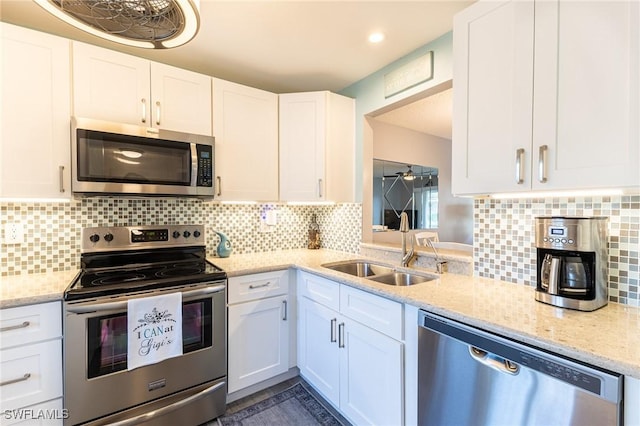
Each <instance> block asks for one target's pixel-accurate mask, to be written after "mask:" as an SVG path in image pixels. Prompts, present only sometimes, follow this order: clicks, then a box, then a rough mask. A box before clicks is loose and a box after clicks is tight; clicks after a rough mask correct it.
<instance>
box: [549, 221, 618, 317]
mask: <svg viewBox="0 0 640 426" xmlns="http://www.w3.org/2000/svg"><path fill="white" fill-rule="evenodd" d="M607 220H608V219H607V218H602V217H538V218H536V250H537V260H538V261H537V265H538V269H537V270H538V274H537V275H538V280H537V286H536V300H538V301H540V302H544V303H548V304H551V305H555V306H560V307H563V308H570V309H577V310H580V311H593V310H595V309H598V308H600V307H602V306H604V305H606V304H607V301H608V298H609V294H608V287H607V283H608V279H609V274H608V251H607Z"/></svg>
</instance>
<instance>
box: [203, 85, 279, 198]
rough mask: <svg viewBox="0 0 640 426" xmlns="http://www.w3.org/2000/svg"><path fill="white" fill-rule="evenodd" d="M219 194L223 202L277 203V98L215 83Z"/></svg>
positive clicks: (254, 90) (237, 86)
mask: <svg viewBox="0 0 640 426" xmlns="http://www.w3.org/2000/svg"><path fill="white" fill-rule="evenodd" d="M213 135H214V136H215V138H216V156H215V157H216V158H215V160H216V168H215V173H216V177H217V185H218V192H217V194H216V198H217V199H218V200H224V201H229V200H232V201H247V200H256V201H276V200H277V199H278V95H276V94H275V93H270V92H265V91H264V90H258V89H254V88H251V87H247V86H243V85H240V84H236V83H232V82H229V81H225V80H220V79H217V78H216V79H213Z"/></svg>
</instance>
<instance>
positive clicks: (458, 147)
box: [452, 1, 533, 194]
mask: <svg viewBox="0 0 640 426" xmlns="http://www.w3.org/2000/svg"><path fill="white" fill-rule="evenodd" d="M453 37H454V45H453V50H454V55H455V58H454V59H455V60H454V69H453V71H454V74H453V81H454V91H453V96H454V98H453V138H452V147H453V164H452V173H453V181H452V186H453V188H452V189H453V192H454V193H455V194H467V193H483V192H484V193H492V192H502V191H518V190H520V191H521V190H523V188H524V187H527V186H529V187H530V184H531V182H530V178H529V176H525V173H526V174H530V167H529V166H526V167H525V164H524V162H525V159H524V158H521V159H520V164H521V167H525V169H524V171H523V172H522V174H521V179H522V182H521V183H519V184H518V183H516V155H517V153H518V150H519V149H526V152H525V153H522V151H520V152H521V153H522V154H521V156H526V155H529V156H530V152H531V111H532V108H533V106H532V103H531V99H532V98H531V97H532V93H533V3H531V2H519V1H508V2H500V3H496V2H478V3H476V4H475V5H473V6H472V7H469V8H467V9H465V10H463V11H462V12H460V13H459V14H458V15H456V17H455V21H454V31H453ZM529 161H531V160H530V157H529Z"/></svg>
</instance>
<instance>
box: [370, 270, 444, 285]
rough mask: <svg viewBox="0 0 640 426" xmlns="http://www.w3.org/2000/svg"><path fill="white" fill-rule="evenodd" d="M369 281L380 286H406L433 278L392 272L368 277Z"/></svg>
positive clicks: (432, 278)
mask: <svg viewBox="0 0 640 426" xmlns="http://www.w3.org/2000/svg"><path fill="white" fill-rule="evenodd" d="M369 279H370V280H371V281H376V282H379V283H382V284H389V285H397V286H406V285H413V284H420V283H425V282H427V281H432V280H434V279H435V278H434V277H429V276H426V275H417V274H410V273H407V272H393V273H390V274H386V275H378V276H375V277H369Z"/></svg>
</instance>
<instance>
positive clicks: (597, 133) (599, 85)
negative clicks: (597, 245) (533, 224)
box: [533, 0, 640, 189]
mask: <svg viewBox="0 0 640 426" xmlns="http://www.w3.org/2000/svg"><path fill="white" fill-rule="evenodd" d="M639 9H640V3H638V2H637V1H615V2H604V1H580V2H575V1H558V0H554V1H542V2H538V3H536V22H535V26H536V31H535V61H534V63H535V71H534V76H535V83H534V87H535V92H534V115H533V120H534V123H533V124H534V125H533V148H534V160H535V163H534V164H535V167H534V170H535V172H534V180H533V188H535V189H571V188H598V187H618V186H638V185H640V172H639V170H640V169H639V168H638V160H639V159H640V151H639V145H640V142H639V139H640V136H639V135H640V120H639V118H638V117H640V112H639V110H638V108H639V106H638V103H639V99H640V88H639V86H638V76H639V75H640V65H639V63H638V61H639V56H640V33H639V32H638V27H639V26H640V19H639V15H640V12H639ZM544 157H546V161H544V160H545V158H544ZM541 161H544V163H543V164H542V166H541V167H539V166H538V165H539V163H540V162H541ZM540 168H541V169H542V170H539V169H540ZM545 174H546V179H545V176H544V175H545Z"/></svg>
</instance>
